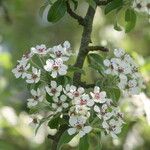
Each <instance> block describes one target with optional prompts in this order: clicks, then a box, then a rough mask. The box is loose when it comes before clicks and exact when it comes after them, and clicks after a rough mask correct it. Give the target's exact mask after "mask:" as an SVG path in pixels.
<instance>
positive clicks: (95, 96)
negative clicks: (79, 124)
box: [90, 86, 106, 103]
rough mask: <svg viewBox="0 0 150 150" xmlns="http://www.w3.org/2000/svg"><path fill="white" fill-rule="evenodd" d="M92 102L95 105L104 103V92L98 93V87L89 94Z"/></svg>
mask: <svg viewBox="0 0 150 150" xmlns="http://www.w3.org/2000/svg"><path fill="white" fill-rule="evenodd" d="M90 94H91V96H92V99H93V101H95V102H96V103H104V102H106V92H105V91H102V92H100V88H99V87H98V86H95V87H94V91H93V92H90Z"/></svg>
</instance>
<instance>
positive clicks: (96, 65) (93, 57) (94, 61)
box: [88, 53, 104, 76]
mask: <svg viewBox="0 0 150 150" xmlns="http://www.w3.org/2000/svg"><path fill="white" fill-rule="evenodd" d="M88 61H89V64H90V65H89V67H91V68H93V69H95V70H96V71H98V72H99V73H100V74H101V75H102V76H104V73H103V72H104V65H103V57H102V56H100V55H99V54H96V53H91V54H89V55H88Z"/></svg>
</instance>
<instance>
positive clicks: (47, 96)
mask: <svg viewBox="0 0 150 150" xmlns="http://www.w3.org/2000/svg"><path fill="white" fill-rule="evenodd" d="M46 100H47V101H48V102H49V103H52V102H53V97H52V96H50V95H49V94H48V93H46Z"/></svg>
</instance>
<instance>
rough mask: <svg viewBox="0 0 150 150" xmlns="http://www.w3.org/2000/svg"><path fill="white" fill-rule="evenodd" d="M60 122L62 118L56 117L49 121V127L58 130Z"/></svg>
mask: <svg viewBox="0 0 150 150" xmlns="http://www.w3.org/2000/svg"><path fill="white" fill-rule="evenodd" d="M59 121H60V116H58V115H56V116H55V117H53V118H52V119H51V120H50V121H49V123H48V126H49V127H50V128H51V129H57V128H58V126H59Z"/></svg>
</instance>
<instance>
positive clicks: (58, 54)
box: [50, 43, 70, 61]
mask: <svg viewBox="0 0 150 150" xmlns="http://www.w3.org/2000/svg"><path fill="white" fill-rule="evenodd" d="M66 44H67V43H66ZM66 46H67V45H66ZM67 47H68V46H67ZM50 52H51V53H50V56H51V57H52V58H54V59H56V58H61V59H62V60H63V61H67V60H68V59H69V56H70V53H69V52H68V51H67V49H66V48H65V47H62V46H61V45H58V46H54V47H53V48H52V49H51V51H50Z"/></svg>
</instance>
